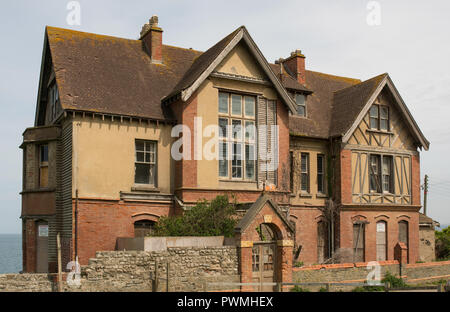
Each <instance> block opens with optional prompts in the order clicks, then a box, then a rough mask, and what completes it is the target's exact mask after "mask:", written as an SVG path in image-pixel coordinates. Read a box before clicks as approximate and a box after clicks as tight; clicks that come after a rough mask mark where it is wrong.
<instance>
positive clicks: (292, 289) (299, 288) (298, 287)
mask: <svg viewBox="0 0 450 312" xmlns="http://www.w3.org/2000/svg"><path fill="white" fill-rule="evenodd" d="M291 292H310V291H309V289H307V288H301V287H300V286H299V285H295V287H293V288H291Z"/></svg>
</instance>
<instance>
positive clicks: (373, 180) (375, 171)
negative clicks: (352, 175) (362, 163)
mask: <svg viewBox="0 0 450 312" xmlns="http://www.w3.org/2000/svg"><path fill="white" fill-rule="evenodd" d="M369 165H370V168H369V169H370V191H371V192H376V193H381V185H380V184H381V182H380V155H370V164H369Z"/></svg>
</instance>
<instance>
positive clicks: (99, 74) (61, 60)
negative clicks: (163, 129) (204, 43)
mask: <svg viewBox="0 0 450 312" xmlns="http://www.w3.org/2000/svg"><path fill="white" fill-rule="evenodd" d="M46 31H47V35H48V43H49V47H50V52H51V56H52V61H53V64H54V70H55V73H56V80H57V83H58V87H59V93H60V98H61V105H62V108H63V109H69V110H70V109H72V110H81V111H89V112H98V113H109V114H119V115H125V116H139V117H146V118H153V119H158V120H163V119H165V120H167V119H171V116H170V112H168V111H165V110H163V109H162V106H161V99H162V98H163V97H164V96H166V95H167V94H169V93H170V91H171V90H173V88H174V86H175V85H176V84H177V83H178V82H179V81H180V79H181V77H183V75H184V74H185V72H186V71H187V70H188V69H189V67H190V66H191V64H192V62H193V61H194V59H195V58H196V57H198V56H199V55H201V52H198V51H194V50H191V49H182V48H177V47H172V46H168V45H163V48H162V53H163V59H164V65H161V64H152V63H151V61H150V58H149V57H148V55H147V54H146V52H145V51H144V49H143V47H142V41H139V40H129V39H122V38H116V37H110V36H101V35H97V34H91V33H84V32H78V31H72V30H67V29H60V28H54V27H47V29H46Z"/></svg>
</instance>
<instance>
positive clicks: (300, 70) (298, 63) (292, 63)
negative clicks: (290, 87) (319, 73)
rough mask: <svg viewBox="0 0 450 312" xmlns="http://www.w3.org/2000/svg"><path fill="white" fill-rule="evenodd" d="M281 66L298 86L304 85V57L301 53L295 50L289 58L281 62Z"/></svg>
mask: <svg viewBox="0 0 450 312" xmlns="http://www.w3.org/2000/svg"><path fill="white" fill-rule="evenodd" d="M283 65H284V67H285V68H287V70H288V71H290V73H291V74H292V75H293V76H294V78H296V79H297V81H298V82H299V83H300V84H305V82H306V79H305V56H304V55H303V54H302V51H300V50H295V51H294V52H292V53H291V56H289V57H288V58H287V59H285V60H283Z"/></svg>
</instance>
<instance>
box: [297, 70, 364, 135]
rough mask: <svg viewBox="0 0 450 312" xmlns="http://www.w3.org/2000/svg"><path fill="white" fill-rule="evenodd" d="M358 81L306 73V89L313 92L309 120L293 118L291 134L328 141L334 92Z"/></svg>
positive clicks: (308, 109) (309, 104)
mask: <svg viewBox="0 0 450 312" xmlns="http://www.w3.org/2000/svg"><path fill="white" fill-rule="evenodd" d="M360 82H361V81H360V80H358V79H352V78H347V77H340V76H334V75H328V74H324V73H319V72H315V71H310V70H307V71H306V87H307V88H308V89H310V90H312V91H313V94H311V95H309V96H308V98H307V113H306V114H307V118H303V117H297V116H291V117H290V118H289V128H290V132H291V134H293V135H296V136H307V137H313V138H322V139H327V138H328V137H329V130H330V124H332V123H334V122H335V120H334V117H332V103H333V92H336V91H338V90H341V89H344V88H348V87H351V86H353V85H356V84H358V83H360Z"/></svg>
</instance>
